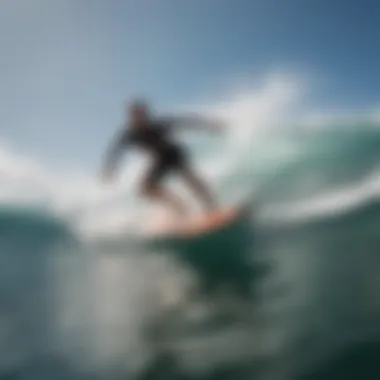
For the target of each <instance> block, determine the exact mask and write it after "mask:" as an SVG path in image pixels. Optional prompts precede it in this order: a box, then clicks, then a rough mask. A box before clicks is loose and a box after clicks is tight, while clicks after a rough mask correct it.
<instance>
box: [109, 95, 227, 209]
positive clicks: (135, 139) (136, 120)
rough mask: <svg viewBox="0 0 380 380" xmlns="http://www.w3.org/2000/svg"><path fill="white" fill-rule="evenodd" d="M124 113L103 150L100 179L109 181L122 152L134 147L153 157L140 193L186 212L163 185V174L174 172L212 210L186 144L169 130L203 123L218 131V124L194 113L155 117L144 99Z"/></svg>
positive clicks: (211, 200)
mask: <svg viewBox="0 0 380 380" xmlns="http://www.w3.org/2000/svg"><path fill="white" fill-rule="evenodd" d="M126 112H127V121H126V122H125V123H124V126H123V128H122V130H121V131H120V133H119V134H118V135H117V137H116V140H115V141H114V142H113V143H112V144H111V146H110V148H109V149H108V151H107V153H106V158H105V164H104V167H103V172H102V177H103V179H104V180H111V179H112V178H113V176H114V174H115V169H116V166H117V163H118V161H119V159H120V156H121V153H122V152H123V151H124V150H125V149H126V148H128V147H131V146H136V147H138V148H140V149H141V150H142V151H144V152H145V153H147V154H148V155H149V156H150V157H151V159H152V165H151V167H150V168H149V170H148V172H147V173H146V174H145V176H144V177H143V179H142V181H141V185H140V195H142V196H143V197H146V198H148V199H150V200H152V201H158V202H162V203H164V204H166V205H167V206H169V207H170V208H171V209H172V210H174V211H175V212H176V213H177V215H179V216H184V215H186V213H187V207H186V205H185V204H184V202H183V201H182V200H181V199H180V198H179V197H177V196H176V195H175V194H173V193H171V192H169V191H168V190H167V189H165V188H164V187H163V186H162V180H163V179H164V178H165V177H166V175H167V174H169V173H171V172H174V173H176V174H178V175H180V176H181V177H182V178H183V179H184V180H185V182H186V184H187V185H188V186H189V187H190V188H191V189H192V191H193V192H194V193H195V194H196V196H197V197H198V198H199V199H200V201H201V202H202V204H203V206H204V209H205V210H206V211H213V210H215V209H216V207H217V202H216V200H215V198H214V196H213V195H212V194H211V192H210V189H209V188H208V186H207V185H206V184H205V182H204V181H203V179H201V178H200V176H199V175H198V173H196V171H195V170H194V168H193V166H192V165H191V162H190V159H189V156H188V154H187V152H186V149H185V147H183V146H182V145H181V144H179V143H178V142H175V141H173V139H172V132H173V130H174V129H175V128H176V127H182V126H191V125H194V126H199V125H204V126H205V127H206V128H207V129H209V130H210V131H219V130H220V123H218V122H216V121H213V120H206V119H204V118H202V117H199V116H195V115H193V116H183V117H169V118H165V119H158V118H157V119H156V118H154V117H153V116H152V113H151V110H150V107H149V105H148V104H147V103H146V102H145V101H143V100H138V101H134V102H132V104H129V105H128V106H127V110H126Z"/></svg>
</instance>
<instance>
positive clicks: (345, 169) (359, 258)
mask: <svg viewBox="0 0 380 380" xmlns="http://www.w3.org/2000/svg"><path fill="white" fill-rule="evenodd" d="M279 147H281V149H284V147H285V151H288V150H292V151H295V152H296V154H293V155H291V156H290V157H289V156H286V159H285V158H284V157H281V155H278V151H279V149H280V148H279ZM294 148H296V149H294ZM252 158H253V159H252V160H251V162H241V168H242V169H241V171H239V168H238V169H237V170H236V171H235V172H234V173H231V177H230V182H231V183H233V184H235V185H236V184H238V185H239V184H240V182H239V181H241V184H242V185H241V186H242V187H247V184H248V186H249V185H250V184H251V185H252V186H253V187H254V189H255V190H254V196H253V197H252V199H251V201H252V205H253V208H252V214H251V215H250V216H251V218H250V219H249V220H248V219H247V220H246V223H244V225H243V226H237V228H235V229H231V230H229V231H225V232H224V233H223V236H217V237H214V238H213V239H211V240H208V241H204V242H202V244H198V245H197V244H195V245H193V246H187V247H186V248H184V247H181V246H179V247H178V246H170V247H164V249H158V247H147V246H146V245H145V244H142V243H144V242H143V241H141V239H139V238H137V237H134V238H133V237H132V236H125V237H123V238H120V237H119V238H117V237H115V238H113V239H111V240H108V241H107V242H99V241H98V242H96V241H83V240H82V239H81V237H80V236H79V235H78V233H77V231H76V229H75V227H74V225H73V224H72V221H71V220H70V219H68V220H67V219H64V218H62V217H57V216H54V215H53V214H51V213H49V212H47V211H44V212H42V211H39V210H38V208H37V209H25V208H23V207H22V206H19V207H15V206H8V207H5V206H4V207H3V208H2V209H1V211H0V264H1V265H0V373H1V376H2V377H1V378H2V379H38V380H41V379H65V380H66V379H73V380H76V379H107V380H110V379H252V378H256V379H279V380H287V379H313V380H314V379H334V380H337V379H345V380H347V379H376V378H378V377H379V376H380V371H379V369H378V365H377V364H376V363H377V362H378V359H380V340H379V338H380V323H379V321H380V301H379V296H378V292H379V289H380V256H379V253H378V252H379V251H378V247H379V245H380V234H379V233H378V230H379V228H380V204H379V194H380V172H379V170H380V167H379V162H380V132H378V131H377V129H376V128H373V126H369V125H362V126H360V127H358V128H356V129H351V130H347V129H345V130H343V128H342V129H340V130H339V129H335V130H334V131H331V130H330V131H327V130H325V131H323V132H318V133H316V132H310V133H302V134H301V133H296V132H293V133H291V134H290V133H283V134H278V133H277V134H276V135H268V136H267V137H266V138H265V141H264V142H262V143H261V145H260V147H257V149H255V150H254V151H252ZM248 161H249V159H248ZM243 168H244V170H243ZM247 168H248V169H247ZM247 173H249V174H247ZM227 185H228V184H226V186H227Z"/></svg>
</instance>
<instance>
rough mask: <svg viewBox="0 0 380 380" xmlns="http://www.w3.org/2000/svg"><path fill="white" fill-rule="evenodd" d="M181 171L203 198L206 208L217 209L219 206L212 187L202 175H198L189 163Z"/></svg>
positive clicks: (197, 193)
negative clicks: (212, 192) (210, 187)
mask: <svg viewBox="0 0 380 380" xmlns="http://www.w3.org/2000/svg"><path fill="white" fill-rule="evenodd" d="M180 173H181V174H182V175H183V177H184V179H185V180H186V182H187V184H188V185H189V186H190V188H191V189H192V190H193V191H194V192H195V194H196V195H197V196H198V197H199V198H200V199H201V200H202V202H203V204H204V207H205V208H206V210H207V211H213V210H215V209H216V208H217V202H216V200H215V198H214V196H213V195H212V194H211V191H210V189H209V188H208V186H207V185H206V183H205V182H204V181H203V180H202V179H201V178H200V176H198V174H197V173H195V171H194V170H193V169H192V168H190V167H189V166H187V165H186V166H183V167H182V168H180Z"/></svg>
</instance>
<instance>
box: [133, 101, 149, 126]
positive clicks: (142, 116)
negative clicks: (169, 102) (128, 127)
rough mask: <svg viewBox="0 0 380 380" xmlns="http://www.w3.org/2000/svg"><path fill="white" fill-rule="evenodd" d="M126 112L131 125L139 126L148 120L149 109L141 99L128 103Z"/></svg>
mask: <svg viewBox="0 0 380 380" xmlns="http://www.w3.org/2000/svg"><path fill="white" fill-rule="evenodd" d="M127 112H128V117H129V118H130V120H131V122H132V124H135V125H141V124H145V123H146V122H148V121H149V120H150V107H149V104H148V103H147V102H146V101H145V100H143V99H137V100H133V101H132V102H131V103H129V104H128V107H127Z"/></svg>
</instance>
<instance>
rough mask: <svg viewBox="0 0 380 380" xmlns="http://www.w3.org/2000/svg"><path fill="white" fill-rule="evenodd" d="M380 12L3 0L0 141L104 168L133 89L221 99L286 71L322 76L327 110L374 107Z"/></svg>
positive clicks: (269, 3) (317, 92) (172, 1)
mask: <svg viewBox="0 0 380 380" xmlns="http://www.w3.org/2000/svg"><path fill="white" fill-rule="evenodd" d="M379 14H380V4H379V3H378V2H376V1H371V0H363V1H360V2H359V1H355V0H308V1H305V0H265V1H264V0H260V1H258V0H234V1H230V0H191V1H190V0H107V1H105V0H80V1H78V0H1V1H0V49H1V54H0V83H1V87H0V109H1V112H0V144H1V142H3V143H6V144H8V145H10V146H12V147H17V150H18V151H19V152H23V154H24V155H25V156H26V157H27V156H28V155H30V156H31V157H37V158H39V159H44V160H46V161H49V162H52V163H56V164H57V165H63V164H64V163H65V164H67V165H71V166H74V167H75V166H76V165H78V166H81V165H93V164H94V163H96V164H97V163H98V161H99V157H100V156H101V154H102V151H103V150H104V148H105V146H106V144H107V143H108V140H109V138H110V137H111V136H112V134H113V133H114V130H115V128H117V127H118V126H119V125H120V123H121V120H122V116H123V108H122V107H123V104H124V103H125V101H126V100H128V99H129V98H130V97H132V96H135V95H138V96H140V95H143V96H147V97H149V99H151V101H152V102H153V104H154V106H155V108H156V109H157V110H158V111H159V110H166V109H170V108H171V107H180V106H182V105H186V104H197V103H198V104H203V103H204V104H206V103H207V102H209V103H212V102H213V101H214V100H213V99H218V97H220V95H221V93H223V91H226V88H227V87H228V86H229V85H232V84H233V83H234V81H236V82H239V83H240V84H241V83H242V82H244V78H249V83H251V82H254V83H260V81H261V80H264V79H262V78H267V77H268V75H269V76H270V75H271V73H272V72H277V71H283V72H289V73H292V75H296V76H297V75H306V76H309V77H311V78H313V81H312V87H313V88H312V89H311V90H310V89H308V91H309V97H310V101H313V102H315V104H317V105H318V106H319V107H325V108H331V109H335V108H336V109H339V108H361V107H367V106H368V107H374V106H376V105H379V104H380V95H379V92H378V89H379V87H380V71H379V63H380V50H379V48H378V47H379V37H380V26H379V22H378V20H379V17H378V16H379ZM264 81H265V80H264ZM247 83H248V79H247ZM263 86H264V87H265V85H263ZM215 101H216V100H215Z"/></svg>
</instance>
